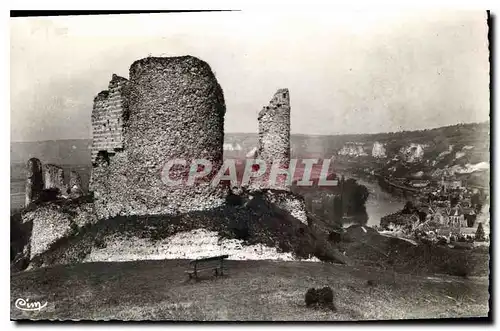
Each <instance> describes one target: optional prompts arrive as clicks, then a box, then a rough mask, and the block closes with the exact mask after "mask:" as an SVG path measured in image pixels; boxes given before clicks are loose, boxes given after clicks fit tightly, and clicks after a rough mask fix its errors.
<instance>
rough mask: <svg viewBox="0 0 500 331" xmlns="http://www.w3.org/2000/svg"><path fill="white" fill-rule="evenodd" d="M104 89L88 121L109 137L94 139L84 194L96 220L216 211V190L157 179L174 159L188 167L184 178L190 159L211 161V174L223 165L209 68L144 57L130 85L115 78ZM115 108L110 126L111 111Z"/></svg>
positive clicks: (188, 59) (219, 113)
mask: <svg viewBox="0 0 500 331" xmlns="http://www.w3.org/2000/svg"><path fill="white" fill-rule="evenodd" d="M113 81H116V84H113ZM109 86H110V89H109V91H107V93H106V92H101V93H100V95H101V97H99V95H98V97H96V99H95V100H94V112H93V115H92V124H93V127H94V132H95V133H97V134H100V133H101V131H102V130H104V131H105V130H106V129H105V127H102V125H103V124H106V127H107V128H108V131H110V132H113V134H112V135H111V134H109V133H105V134H104V135H94V137H95V138H94V139H95V141H94V143H93V148H92V155H93V160H94V165H93V170H92V178H91V185H90V189H91V190H92V191H93V192H94V195H95V198H96V207H97V210H98V213H99V214H100V215H101V216H102V217H106V216H107V217H109V216H113V215H141V214H166V213H176V212H187V211H190V210H197V209H207V208H212V207H216V206H218V205H220V204H222V203H223V202H224V190H223V189H221V188H213V187H211V186H210V185H209V183H204V184H200V185H194V186H189V185H185V184H182V185H177V186H169V185H166V184H165V182H164V181H163V178H162V176H163V175H164V173H163V172H164V167H165V165H166V164H167V163H168V162H169V161H171V160H174V159H183V160H185V161H186V164H187V166H186V167H184V168H183V169H182V170H180V172H182V173H184V174H187V172H188V171H189V164H190V162H191V160H192V159H207V160H209V161H211V162H212V165H213V172H214V173H215V172H216V171H218V170H219V168H220V166H221V165H222V156H223V139H224V115H225V111H226V108H225V103H224V96H223V92H222V89H221V87H220V85H219V84H218V82H217V79H216V78H215V76H214V74H213V73H212V71H211V69H210V66H209V65H208V64H207V63H205V62H203V61H201V60H199V59H197V58H195V57H192V56H183V57H170V58H156V57H148V58H144V59H141V60H138V61H135V62H134V63H133V64H132V65H131V67H130V80H129V81H126V80H125V79H124V78H121V77H119V78H118V77H117V76H116V77H115V76H113V79H112V81H111V83H110V85H109ZM113 88H114V92H113ZM113 93H115V94H113ZM112 95H115V98H116V99H110V96H112ZM106 106H107V108H106ZM118 106H120V107H121V108H120V107H119V108H118V109H115V110H112V111H114V112H115V113H116V121H114V120H113V119H111V118H110V116H111V111H110V109H111V108H112V107H118ZM115 113H113V114H115ZM108 119H109V122H110V124H109V125H112V124H113V125H112V126H111V130H110V129H109V125H108V121H107V120H108ZM106 138H107V139H106ZM96 139H97V140H96ZM103 139H104V140H103ZM110 139H113V140H112V141H111V140H110ZM205 184H206V185H205Z"/></svg>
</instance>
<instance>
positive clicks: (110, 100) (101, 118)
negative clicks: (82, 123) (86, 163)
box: [91, 74, 128, 162]
mask: <svg viewBox="0 0 500 331" xmlns="http://www.w3.org/2000/svg"><path fill="white" fill-rule="evenodd" d="M127 83H128V81H127V80H126V79H125V78H123V77H120V76H117V75H114V74H113V77H112V79H111V81H110V82H109V86H108V90H106V91H102V92H100V93H99V94H98V95H97V96H96V97H95V99H94V109H93V110H92V152H91V155H92V162H95V159H96V157H97V154H98V153H99V152H100V151H103V152H107V153H111V154H113V153H115V152H116V151H119V150H121V149H123V131H124V127H123V124H124V122H125V117H126V116H127V108H128V107H127V98H126V90H127Z"/></svg>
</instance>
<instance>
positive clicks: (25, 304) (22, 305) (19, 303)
mask: <svg viewBox="0 0 500 331" xmlns="http://www.w3.org/2000/svg"><path fill="white" fill-rule="evenodd" d="M14 305H15V306H16V308H17V309H19V310H24V311H40V310H42V309H43V308H45V307H47V302H45V303H44V304H41V303H40V302H39V301H32V302H30V301H29V299H26V300H24V299H21V298H19V299H17V300H16V302H15V304H14Z"/></svg>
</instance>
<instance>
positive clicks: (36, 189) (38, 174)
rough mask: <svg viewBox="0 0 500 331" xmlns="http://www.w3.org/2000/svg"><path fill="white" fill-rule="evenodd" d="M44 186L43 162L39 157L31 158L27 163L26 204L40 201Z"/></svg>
mask: <svg viewBox="0 0 500 331" xmlns="http://www.w3.org/2000/svg"><path fill="white" fill-rule="evenodd" d="M43 188H44V183H43V171H42V162H40V160H39V159H37V158H31V159H29V160H28V163H27V164H26V189H25V202H24V205H25V206H29V205H30V204H31V203H33V202H35V201H38V200H39V199H40V197H41V195H42V190H43Z"/></svg>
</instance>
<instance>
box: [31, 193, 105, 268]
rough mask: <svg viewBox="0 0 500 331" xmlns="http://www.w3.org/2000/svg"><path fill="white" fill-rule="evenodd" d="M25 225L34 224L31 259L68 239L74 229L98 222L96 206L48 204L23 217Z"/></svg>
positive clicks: (88, 204) (86, 204) (89, 204)
mask: <svg viewBox="0 0 500 331" xmlns="http://www.w3.org/2000/svg"><path fill="white" fill-rule="evenodd" d="M22 222H23V223H28V222H31V223H32V231H31V233H32V235H31V238H30V240H29V247H30V250H29V251H30V259H32V258H33V257H35V256H36V255H39V254H41V253H43V252H45V251H47V250H48V249H49V248H50V246H51V245H52V244H54V243H55V242H56V241H58V240H59V239H61V238H64V237H68V236H70V235H71V234H72V231H74V229H78V228H81V227H84V226H85V225H87V224H91V223H95V222H97V216H96V214H95V211H94V205H93V204H91V203H85V204H81V205H72V206H70V207H66V209H65V208H64V207H62V206H61V205H58V204H55V203H47V204H44V205H41V206H39V207H38V208H37V209H35V210H31V211H28V212H26V213H24V214H23V215H22Z"/></svg>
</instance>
